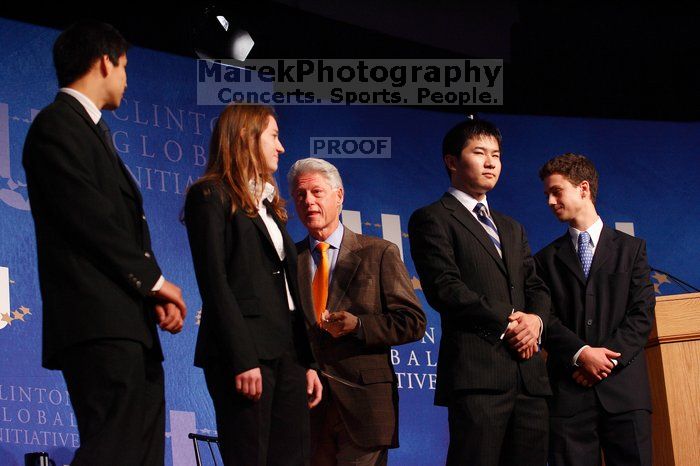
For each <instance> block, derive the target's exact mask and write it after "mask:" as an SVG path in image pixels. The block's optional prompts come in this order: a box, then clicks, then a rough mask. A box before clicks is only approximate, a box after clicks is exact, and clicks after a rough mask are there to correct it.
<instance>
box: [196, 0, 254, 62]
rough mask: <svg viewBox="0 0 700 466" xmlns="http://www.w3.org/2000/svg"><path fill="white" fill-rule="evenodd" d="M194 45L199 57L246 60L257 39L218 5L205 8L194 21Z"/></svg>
mask: <svg viewBox="0 0 700 466" xmlns="http://www.w3.org/2000/svg"><path fill="white" fill-rule="evenodd" d="M192 32H193V33H192V38H193V46H194V51H195V53H196V54H197V56H198V57H199V58H203V59H209V60H212V59H227V58H233V59H236V60H239V61H245V59H246V58H248V54H250V51H251V50H252V49H253V46H254V45H255V41H254V40H253V38H252V37H251V35H250V33H249V32H248V31H246V30H245V29H243V28H242V27H240V24H237V23H236V20H235V17H232V16H231V15H230V14H228V13H227V12H226V11H224V10H223V9H221V8H219V7H217V6H216V5H209V6H207V7H206V8H204V10H203V12H202V13H201V14H200V15H199V17H197V18H195V20H194V23H193V31H192Z"/></svg>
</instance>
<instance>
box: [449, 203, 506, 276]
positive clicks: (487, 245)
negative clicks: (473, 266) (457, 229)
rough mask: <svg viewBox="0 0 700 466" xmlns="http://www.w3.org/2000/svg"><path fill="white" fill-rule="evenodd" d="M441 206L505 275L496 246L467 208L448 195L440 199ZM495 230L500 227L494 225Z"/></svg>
mask: <svg viewBox="0 0 700 466" xmlns="http://www.w3.org/2000/svg"><path fill="white" fill-rule="evenodd" d="M442 205H443V206H444V207H445V208H446V209H448V210H450V211H451V212H452V216H453V217H454V218H455V219H457V221H458V222H459V223H461V224H462V225H464V227H465V228H466V229H467V230H469V232H470V233H471V234H472V235H474V237H475V238H476V239H477V240H478V241H479V243H481V245H482V246H483V247H484V249H486V251H487V252H488V253H489V255H490V256H491V257H492V258H493V260H495V261H496V264H498V267H500V269H501V271H502V272H503V273H504V274H505V273H507V271H506V268H505V265H504V264H503V260H502V259H501V256H499V255H498V251H497V250H496V246H494V245H493V241H491V238H489V235H488V233H486V230H484V227H482V226H481V224H480V223H479V221H478V220H477V219H475V218H474V216H473V215H472V214H471V213H470V212H469V211H468V210H467V208H466V207H464V206H463V205H462V203H461V202H459V201H458V200H457V199H455V197H454V196H452V195H451V194H449V193H445V195H444V196H443V197H442ZM501 223H502V222H501ZM496 228H499V233H500V226H499V225H498V224H496Z"/></svg>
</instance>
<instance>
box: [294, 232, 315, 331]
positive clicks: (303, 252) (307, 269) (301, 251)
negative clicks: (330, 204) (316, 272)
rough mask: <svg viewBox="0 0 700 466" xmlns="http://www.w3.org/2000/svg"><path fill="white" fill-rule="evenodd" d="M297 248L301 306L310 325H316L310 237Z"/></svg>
mask: <svg viewBox="0 0 700 466" xmlns="http://www.w3.org/2000/svg"><path fill="white" fill-rule="evenodd" d="M298 246H299V247H298V248H297V252H298V257H297V265H298V271H297V276H298V278H299V293H300V294H301V297H300V298H301V305H302V307H303V308H304V315H305V316H306V320H307V321H308V322H309V324H311V325H312V326H313V325H316V316H315V315H314V303H313V300H312V298H311V280H312V278H311V260H312V259H311V251H310V250H309V237H308V236H307V237H306V238H304V240H303V241H302V242H301V243H299V245H298Z"/></svg>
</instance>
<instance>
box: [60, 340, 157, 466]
mask: <svg viewBox="0 0 700 466" xmlns="http://www.w3.org/2000/svg"><path fill="white" fill-rule="evenodd" d="M61 363H62V372H63V378H64V379H65V381H66V385H67V387H68V393H69V395H70V399H71V404H72V405H73V411H74V412H75V417H76V420H77V422H78V432H79V433H80V447H79V448H78V450H77V451H76V452H75V457H74V458H73V461H72V462H71V465H72V466H94V465H100V466H112V465H114V466H158V465H163V464H164V454H165V451H164V448H165V395H164V384H163V366H162V363H161V360H160V355H156V354H153V353H152V352H150V351H148V350H147V349H146V348H145V347H144V346H143V345H142V344H141V343H138V342H135V341H132V340H117V339H104V340H94V341H90V342H87V343H84V344H80V345H76V346H74V347H72V348H70V349H68V350H67V351H65V352H64V354H63V355H62V357H61Z"/></svg>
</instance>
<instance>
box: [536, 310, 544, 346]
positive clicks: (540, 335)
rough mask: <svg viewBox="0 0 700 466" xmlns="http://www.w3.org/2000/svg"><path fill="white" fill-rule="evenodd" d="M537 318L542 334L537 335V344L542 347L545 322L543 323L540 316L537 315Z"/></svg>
mask: <svg viewBox="0 0 700 466" xmlns="http://www.w3.org/2000/svg"><path fill="white" fill-rule="evenodd" d="M535 317H537V319H538V320H539V321H540V334H539V335H537V344H538V345H541V344H542V332H543V331H544V322H542V317H540V316H538V315H537V314H535Z"/></svg>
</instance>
